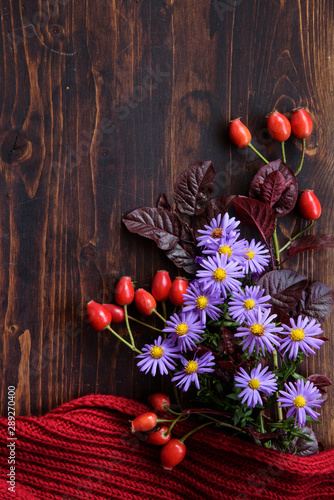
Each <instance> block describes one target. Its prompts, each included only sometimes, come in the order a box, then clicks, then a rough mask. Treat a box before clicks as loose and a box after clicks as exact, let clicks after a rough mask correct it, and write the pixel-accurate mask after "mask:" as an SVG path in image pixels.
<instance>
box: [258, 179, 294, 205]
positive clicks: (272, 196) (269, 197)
mask: <svg viewBox="0 0 334 500" xmlns="http://www.w3.org/2000/svg"><path fill="white" fill-rule="evenodd" d="M291 182H292V181H291V179H289V181H288V182H286V181H285V178H284V175H283V174H282V173H281V172H280V171H279V170H275V171H274V172H271V173H270V174H269V175H267V176H266V178H265V179H264V182H263V184H262V185H261V199H262V201H264V202H265V203H267V204H268V205H269V206H270V207H273V206H274V205H275V203H277V202H278V200H279V199H280V198H281V196H282V194H283V192H284V191H285V190H286V189H287V188H288V187H289V186H290V184H291Z"/></svg>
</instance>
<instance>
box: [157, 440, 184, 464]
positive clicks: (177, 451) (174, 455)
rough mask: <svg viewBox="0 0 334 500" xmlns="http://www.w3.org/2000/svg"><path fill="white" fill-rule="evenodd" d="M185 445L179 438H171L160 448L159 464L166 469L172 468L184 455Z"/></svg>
mask: <svg viewBox="0 0 334 500" xmlns="http://www.w3.org/2000/svg"><path fill="white" fill-rule="evenodd" d="M186 451H187V448H186V445H185V444H184V443H182V442H181V441H180V440H179V439H176V438H173V439H171V440H170V441H168V443H167V444H165V446H164V447H163V448H162V450H161V454H160V458H161V465H162V467H163V468H164V469H166V470H173V468H174V467H175V466H176V465H178V464H179V463H180V462H182V460H183V459H184V457H185V455H186Z"/></svg>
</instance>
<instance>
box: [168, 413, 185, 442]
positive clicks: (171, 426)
mask: <svg viewBox="0 0 334 500" xmlns="http://www.w3.org/2000/svg"><path fill="white" fill-rule="evenodd" d="M183 416H184V415H183V413H181V415H179V416H178V417H177V418H176V419H175V420H173V422H172V424H171V425H170V427H169V429H168V431H167V432H166V433H165V435H166V436H168V434H170V433H171V432H172V429H173V427H174V425H175V424H176V422H178V421H179V420H180V418H182V417H183Z"/></svg>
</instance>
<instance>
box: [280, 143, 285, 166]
mask: <svg viewBox="0 0 334 500" xmlns="http://www.w3.org/2000/svg"><path fill="white" fill-rule="evenodd" d="M281 149H282V160H283V162H284V163H286V155H285V145H284V141H283V142H281Z"/></svg>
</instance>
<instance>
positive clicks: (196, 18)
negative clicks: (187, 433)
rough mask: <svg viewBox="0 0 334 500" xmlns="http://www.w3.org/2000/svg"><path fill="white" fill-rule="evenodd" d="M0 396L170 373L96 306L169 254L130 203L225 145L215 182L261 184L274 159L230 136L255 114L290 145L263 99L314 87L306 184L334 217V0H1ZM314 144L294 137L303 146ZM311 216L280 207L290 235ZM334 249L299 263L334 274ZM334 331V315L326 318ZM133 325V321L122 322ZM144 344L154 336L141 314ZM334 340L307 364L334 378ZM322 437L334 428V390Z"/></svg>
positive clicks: (165, 187) (322, 224) (289, 96)
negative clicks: (96, 318) (88, 310)
mask: <svg viewBox="0 0 334 500" xmlns="http://www.w3.org/2000/svg"><path fill="white" fill-rule="evenodd" d="M0 9H1V50H0V95H1V96H2V109H1V117H0V224H1V238H0V264H1V273H0V294H1V301H0V321H1V325H2V332H3V333H2V335H1V337H0V352H1V357H0V373H1V381H0V384H1V385H0V387H1V392H0V395H1V414H3V415H4V414H6V394H7V387H8V386H9V385H14V386H16V387H17V393H16V403H17V410H18V413H20V414H30V413H31V414H38V413H41V412H45V411H47V410H49V409H51V408H53V407H55V406H57V405H59V404H61V403H63V402H65V401H68V400H70V399H72V398H75V397H77V396H80V395H83V394H87V393H92V392H93V393H94V392H96V393H97V392H101V393H112V394H122V395H124V396H128V397H134V398H137V399H140V400H145V398H146V397H147V395H148V394H149V393H150V392H151V391H152V390H153V389H161V387H163V384H164V383H165V382H162V381H161V380H159V379H158V378H157V379H156V380H154V381H152V380H151V379H150V378H149V377H145V376H144V375H141V374H140V373H139V371H138V370H137V368H136V366H135V363H134V361H133V359H132V356H131V355H130V354H129V352H128V351H127V349H126V348H125V347H123V345H119V343H118V342H116V341H115V339H114V338H112V337H111V336H109V335H108V334H106V333H100V334H96V333H94V332H92V330H91V329H90V328H89V327H88V325H87V324H86V322H85V318H84V314H83V307H84V305H85V303H86V302H87V301H88V300H89V299H91V298H92V299H94V300H104V301H107V300H111V299H112V297H113V288H114V286H115V284H116V282H117V278H118V277H120V276H121V275H124V274H126V275H131V276H132V277H133V278H134V279H135V280H136V281H138V283H139V284H140V285H141V286H144V287H148V286H149V285H150V282H151V279H152V276H153V274H154V271H155V270H156V269H160V268H167V269H168V270H170V272H171V274H173V275H175V270H174V269H173V267H172V266H171V264H170V263H169V262H168V261H167V260H166V259H165V257H164V256H162V255H161V254H160V253H159V251H158V250H157V249H156V248H155V247H154V245H153V244H151V243H150V242H149V241H147V240H144V239H141V238H139V237H138V238H137V237H134V236H133V235H130V234H128V233H127V232H126V230H125V228H124V227H123V226H122V225H121V216H122V214H124V213H127V212H129V211H131V210H132V209H134V208H137V207H139V206H144V205H147V206H152V205H153V204H154V203H155V201H156V199H157V197H158V195H159V194H160V193H161V192H162V191H165V192H166V193H167V195H168V196H169V198H171V193H172V186H173V184H174V182H175V180H176V178H177V176H178V175H179V174H180V173H181V172H182V171H183V170H184V169H185V168H186V167H187V166H188V165H190V164H191V163H193V162H195V161H198V160H207V159H210V160H212V161H213V163H214V165H215V168H216V170H217V183H216V187H215V194H217V195H218V194H223V193H226V194H227V193H239V194H247V192H248V187H249V183H250V180H251V178H252V176H253V175H254V173H255V172H256V171H257V169H258V168H259V166H260V165H261V161H259V160H258V159H257V158H256V157H254V155H253V153H251V152H249V151H244V150H243V151H238V150H236V148H234V147H231V145H230V144H229V142H228V139H227V134H226V126H227V123H228V121H229V120H230V119H231V118H235V117H237V116H242V118H243V121H244V122H245V123H247V124H248V126H249V128H250V129H251V130H252V131H253V135H254V139H253V142H254V144H255V145H257V146H258V148H259V149H260V150H261V151H262V152H266V156H268V157H269V158H270V159H275V158H276V157H278V156H279V147H278V145H277V144H275V143H274V142H273V141H271V140H270V139H269V138H268V134H267V132H266V128H265V118H264V117H265V115H266V114H267V113H268V112H270V111H271V110H272V109H273V108H275V107H276V108H278V109H279V111H281V112H283V113H287V112H289V111H290V110H291V109H292V108H294V107H296V106H298V105H303V106H305V107H306V108H308V109H309V110H310V112H311V114H312V116H313V118H314V124H315V128H314V133H313V134H312V136H311V137H310V139H309V140H308V141H307V151H306V161H305V166H304V169H303V173H302V175H301V176H300V180H299V183H300V188H302V189H303V188H311V189H314V190H315V192H316V194H317V196H318V197H319V199H320V200H321V202H322V205H323V207H324V214H323V216H322V217H321V218H320V220H319V221H318V222H317V224H316V225H315V227H314V230H313V232H314V233H319V234H323V233H329V234H333V231H334V228H333V157H334V128H333V125H332V115H333V108H334V88H333V85H334V84H333V82H334V69H333V60H334V39H333V36H332V33H333V28H334V26H333V16H334V14H333V12H334V10H333V2H332V1H331V0H305V1H301V0H299V1H298V0H291V1H289V2H288V1H286V0H273V1H272V2H266V1H265V0H253V1H246V0H234V1H230V0H216V1H214V0H212V1H211V2H208V1H206V0H198V1H197V2H196V6H195V4H194V2H193V1H192V0H182V1H181V0H166V1H163V0H151V1H145V0H138V1H136V2H135V1H133V0H132V1H130V0H128V1H125V0H124V1H118V0H79V1H76V2H74V0H52V1H51V0H50V1H45V0H0ZM299 154H300V144H299V143H298V142H297V141H290V143H289V145H288V147H287V155H288V159H289V163H291V164H292V165H296V163H297V162H298V158H299ZM299 228H300V222H299V221H298V220H297V218H296V217H295V216H294V215H291V216H289V217H287V220H284V221H280V231H279V236H280V238H281V239H282V241H284V242H285V241H286V240H285V238H286V237H287V236H289V234H290V233H291V231H296V230H297V229H299ZM333 267H334V265H333V250H323V251H318V252H316V251H314V252H311V253H310V254H308V255H306V254H305V255H300V256H297V257H295V258H294V259H291V261H290V262H289V268H292V269H294V270H297V269H298V270H299V271H300V272H302V273H305V274H307V275H308V276H309V278H310V280H314V281H315V280H318V281H323V282H325V283H328V284H329V285H331V286H333V285H334V279H333ZM324 329H325V334H326V336H327V337H329V338H331V339H332V334H331V320H329V321H327V322H326V324H325V325H324ZM119 330H120V331H122V329H121V328H120V329H119ZM136 338H137V340H138V341H139V343H140V344H143V343H144V342H147V341H149V340H150V339H151V334H150V333H148V332H147V331H145V329H142V328H138V329H136ZM333 353H334V347H333V342H327V343H326V344H325V345H324V346H323V348H322V349H321V352H320V354H317V356H314V357H311V358H309V360H308V361H307V362H306V363H305V365H304V366H303V367H302V372H303V373H304V374H311V373H324V374H326V375H327V376H329V377H330V378H332V379H334V367H333V362H332V358H333ZM329 392H330V399H329V402H328V403H327V404H326V405H325V406H324V408H323V410H322V421H323V422H324V426H323V427H321V428H320V429H319V428H317V429H316V430H317V434H318V436H319V438H320V440H321V441H322V442H323V443H324V444H325V445H326V446H327V447H332V446H333V445H334V418H333V417H334V404H333V398H334V396H333V390H329Z"/></svg>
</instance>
